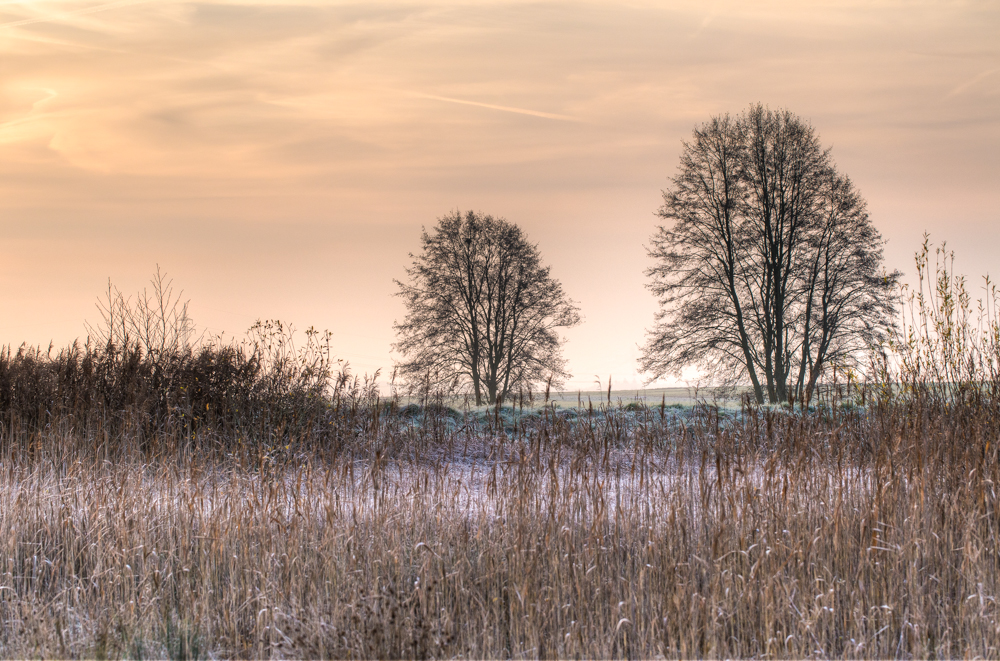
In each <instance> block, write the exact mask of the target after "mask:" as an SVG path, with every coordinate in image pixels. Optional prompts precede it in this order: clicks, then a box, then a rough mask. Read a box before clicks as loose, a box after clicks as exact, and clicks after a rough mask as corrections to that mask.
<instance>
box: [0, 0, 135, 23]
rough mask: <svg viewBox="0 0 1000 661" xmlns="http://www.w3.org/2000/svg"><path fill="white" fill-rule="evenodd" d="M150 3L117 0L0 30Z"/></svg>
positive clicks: (29, 20)
mask: <svg viewBox="0 0 1000 661" xmlns="http://www.w3.org/2000/svg"><path fill="white" fill-rule="evenodd" d="M152 1H153V0H118V1H117V2H108V3H105V4H103V5H96V6H94V7H84V8H83V9H77V10H76V11H67V12H63V13H61V14H52V15H49V16H42V17H38V18H25V19H23V20H20V21H11V22H10V23H0V28H17V27H21V26H22V25H32V24H34V23H52V22H54V21H62V20H65V19H67V18H73V17H74V16H84V15H86V14H96V13H97V12H101V11H107V10H109V9H117V8H118V7H127V6H128V5H141V4H144V3H147V2H152Z"/></svg>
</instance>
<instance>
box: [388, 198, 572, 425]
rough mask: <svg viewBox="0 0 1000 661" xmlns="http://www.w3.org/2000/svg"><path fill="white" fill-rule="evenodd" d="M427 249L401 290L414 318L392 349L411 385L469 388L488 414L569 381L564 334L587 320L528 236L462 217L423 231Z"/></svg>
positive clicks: (501, 222) (490, 220) (400, 326)
mask: <svg viewBox="0 0 1000 661" xmlns="http://www.w3.org/2000/svg"><path fill="white" fill-rule="evenodd" d="M421 244H422V250H421V251H420V254H418V255H412V254H411V255H410V257H411V258H413V263H412V265H411V266H410V267H409V268H408V269H407V276H408V282H406V283H403V282H400V281H396V284H397V285H398V287H399V292H398V295H399V296H401V297H402V298H403V300H404V301H405V303H406V310H407V315H406V319H405V320H404V321H403V322H401V323H396V324H395V329H396V333H397V336H398V341H397V342H396V343H395V344H394V345H393V348H394V349H395V350H396V351H398V352H399V353H401V354H402V355H403V361H402V362H401V363H400V364H399V366H398V369H399V370H400V372H401V374H402V376H403V377H404V378H406V379H407V380H408V381H410V382H411V383H419V384H424V385H426V386H430V387H436V388H446V389H451V388H453V387H463V386H464V387H468V388H469V389H471V391H472V393H473V394H474V395H475V398H476V404H477V405H482V404H484V403H490V404H492V403H495V402H496V401H497V400H498V398H499V399H500V400H503V399H506V398H508V396H509V395H510V394H511V393H514V392H516V391H517V390H518V389H521V388H525V389H527V388H530V387H532V385H534V384H537V383H539V382H543V381H547V380H550V379H551V381H552V382H554V383H558V382H560V381H561V380H562V379H564V378H566V377H568V376H569V374H568V373H567V371H566V363H565V360H564V359H563V357H562V352H561V347H562V341H561V339H560V337H559V334H558V333H557V329H559V328H568V327H570V326H575V325H576V324H578V323H580V313H579V310H578V309H577V307H576V305H575V304H574V303H573V301H571V300H570V299H569V298H567V297H566V295H565V294H564V292H563V289H562V285H561V284H560V283H559V281H558V280H555V279H554V278H552V276H551V275H550V273H549V267H548V266H543V265H542V262H541V254H540V253H539V251H538V247H537V246H536V245H535V244H532V243H530V242H529V241H528V239H527V237H526V236H525V235H524V232H523V231H522V230H521V228H520V227H518V226H517V225H515V224H514V223H511V222H509V221H507V220H505V219H503V218H494V217H493V216H489V215H485V214H481V213H476V212H472V211H470V212H468V213H466V214H465V215H462V214H461V213H459V212H457V211H456V212H454V213H452V214H449V215H447V216H444V217H442V218H440V219H439V220H438V223H437V226H436V227H434V229H433V231H432V232H428V231H426V230H424V232H423V234H422V236H421Z"/></svg>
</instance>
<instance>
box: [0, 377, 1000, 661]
mask: <svg viewBox="0 0 1000 661" xmlns="http://www.w3.org/2000/svg"><path fill="white" fill-rule="evenodd" d="M980 403H982V402H980ZM995 412H996V408H995V406H994V405H992V404H991V405H990V406H989V407H986V408H983V407H982V406H976V405H973V403H972V402H971V400H970V401H969V403H967V405H965V406H955V405H954V404H953V402H952V404H949V405H945V403H943V402H941V401H938V400H936V399H935V398H933V397H930V396H928V397H924V398H920V397H915V398H911V399H909V400H907V401H905V402H903V401H897V402H893V403H882V404H879V405H873V406H870V407H869V408H868V409H851V410H840V409H824V410H822V411H820V412H819V413H813V414H807V415H804V416H803V415H799V414H790V413H787V412H782V411H752V410H748V411H745V412H744V413H743V414H742V415H740V416H737V417H735V418H733V419H729V420H726V419H722V420H720V419H719V417H718V415H717V414H716V413H715V412H714V411H713V410H712V409H708V408H706V409H701V410H699V411H697V412H696V413H693V414H691V415H689V416H687V417H685V416H683V414H682V416H681V417H677V414H676V413H673V412H671V411H670V410H667V411H666V412H664V413H663V414H662V415H661V411H660V410H658V409H652V410H649V409H646V410H641V411H638V412H625V411H623V410H621V409H611V410H604V411H597V412H596V413H595V414H593V415H583V416H581V417H579V418H577V419H574V420H567V419H565V418H563V417H557V416H556V415H555V414H554V413H552V412H551V411H546V412H544V413H543V414H542V415H541V417H540V419H537V420H529V421H528V422H527V423H526V424H519V426H518V428H517V430H516V431H514V430H510V431H509V432H508V433H503V432H501V430H500V429H498V428H497V427H496V426H495V424H494V423H495V420H490V419H486V420H485V421H480V422H473V421H466V422H465V423H457V424H456V423H454V422H451V421H449V420H447V419H444V418H435V419H428V420H425V421H424V422H423V423H421V424H416V425H413V424H410V423H408V422H405V421H401V420H400V419H398V418H396V417H393V416H391V415H389V416H387V415H385V414H384V413H383V414H378V409H377V408H376V409H373V410H372V411H371V414H370V415H371V417H372V423H371V424H369V425H359V426H358V427H357V430H356V433H355V436H354V438H353V440H352V442H351V443H350V444H348V445H345V446H344V447H345V448H346V449H342V450H341V451H339V452H337V453H330V452H324V451H323V449H322V448H321V447H311V446H309V444H308V443H302V444H301V445H300V447H299V448H298V450H297V451H292V450H288V451H286V452H284V453H274V452H269V453H267V454H263V453H256V454H255V453H253V452H243V453H240V452H229V451H228V450H227V451H225V452H223V451H221V450H220V451H214V450H211V449H204V448H205V447H209V448H210V447H211V443H209V442H208V441H205V442H204V443H202V448H203V449H199V450H197V451H196V450H194V449H193V448H195V447H196V445H195V444H194V443H193V442H192V439H191V438H187V439H179V438H169V439H160V445H161V446H163V447H167V446H168V444H172V447H174V448H175V449H174V450H172V451H171V452H163V453H161V454H159V455H149V454H148V453H143V452H140V451H139V450H138V449H137V448H136V447H132V446H130V445H129V444H128V442H127V440H128V439H127V438H123V439H118V442H117V443H115V444H110V445H108V444H106V445H104V446H103V447H105V448H114V449H113V450H110V449H105V450H104V451H100V450H98V451H95V449H94V448H95V444H97V445H100V443H99V441H100V439H99V438H96V437H94V436H90V437H88V436H87V434H88V433H90V432H87V431H85V430H76V429H73V428H72V427H71V426H70V425H69V424H63V425H60V424H53V425H49V426H48V427H46V428H44V429H38V430H33V431H24V430H21V431H18V428H17V425H16V424H13V425H12V424H5V425H4V426H3V429H2V431H0V447H2V451H0V540H2V541H0V547H2V548H0V553H2V557H0V654H2V655H3V656H5V657H26V656H42V657H77V656H92V657H135V658H138V657H171V658H197V657H255V658H257V657H274V656H279V657H301V658H321V657H339V658H343V657H365V658H425V657H457V656H463V657H471V658H478V657H507V658H509V657H515V658H554V657H560V658H570V657H573V658H584V657H586V658H595V657H599V658H605V657H629V658H638V657H653V656H659V655H663V656H666V657H750V656H757V657H765V656H766V657H783V658H787V657H809V656H821V657H826V656H836V657H849V658H855V657H858V658H860V657H865V658H871V657H931V656H935V657H939V656H944V657H954V656H989V657H995V656H997V655H998V654H1000V622H998V619H997V615H998V614H997V603H996V597H997V594H998V592H1000V572H998V558H1000V555H998V550H997V530H998V525H1000V520H998V510H997V497H996V489H997V483H998V480H1000V471H998V466H1000V463H998V459H997V449H996V440H997V438H998V434H997V431H998V427H1000V425H998V421H997V419H996V415H995ZM193 440H195V441H197V439H193ZM148 445H149V441H148V439H147V446H148Z"/></svg>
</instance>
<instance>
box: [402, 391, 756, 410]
mask: <svg viewBox="0 0 1000 661" xmlns="http://www.w3.org/2000/svg"><path fill="white" fill-rule="evenodd" d="M744 390H748V389H747V388H741V389H738V390H737V392H742V391H744ZM544 397H545V396H544V393H532V397H531V400H530V401H529V399H528V396H527V395H525V396H524V407H525V408H529V407H531V408H537V407H539V406H541V405H542V404H543V402H544V401H545V400H544ZM399 401H400V403H401V404H402V405H404V406H405V405H406V404H411V403H420V401H421V400H420V398H418V397H400V399H399ZM632 402H641V403H643V404H645V405H647V406H659V405H660V404H666V405H667V406H671V405H673V406H678V405H680V406H694V405H695V404H698V403H700V402H708V403H710V404H717V405H719V406H723V407H727V408H733V407H738V406H739V405H740V400H739V396H738V395H737V396H733V391H732V390H731V389H726V390H723V389H719V388H697V389H696V388H648V389H636V390H612V391H611V404H612V405H613V406H619V405H620V406H625V405H628V404H630V403H632ZM444 403H445V404H446V405H447V406H451V407H453V408H457V409H459V410H461V409H464V408H466V407H471V402H470V401H469V400H467V399H466V398H464V397H453V398H448V399H447V400H446V401H445V402H444ZM514 403H515V402H504V404H505V405H506V404H514ZM607 403H608V391H607V390H604V391H600V390H560V391H554V392H551V393H549V404H554V405H556V406H557V407H560V408H576V407H581V406H582V407H584V408H586V407H588V406H589V405H591V404H593V405H594V406H601V405H604V404H607ZM517 405H520V400H518V401H517Z"/></svg>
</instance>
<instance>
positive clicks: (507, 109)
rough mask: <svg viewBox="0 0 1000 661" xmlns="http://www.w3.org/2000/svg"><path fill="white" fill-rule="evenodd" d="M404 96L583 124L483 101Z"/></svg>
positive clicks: (564, 118)
mask: <svg viewBox="0 0 1000 661" xmlns="http://www.w3.org/2000/svg"><path fill="white" fill-rule="evenodd" d="M404 94H409V95H411V96H416V97H420V98H422V99H433V100H435V101H446V102H448V103H460V104H463V105H467V106H477V107H479V108H489V109H490V110H500V111H503V112H513V113H517V114H519V115H530V116H532V117H542V118H544V119H556V120H559V121H564V122H581V121H583V120H581V119H580V118H578V117H571V116H569V115H559V114H556V113H552V112H542V111H540V110H528V109H526V108H512V107H511V106H500V105H496V104H494V103H483V102H481V101H469V100H467V99H453V98H451V97H447V96H437V95H435V94H424V93H422V92H404Z"/></svg>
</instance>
